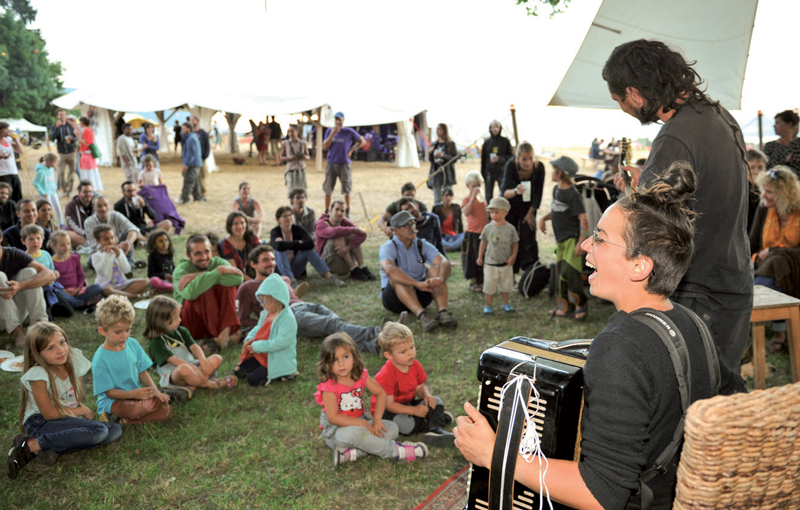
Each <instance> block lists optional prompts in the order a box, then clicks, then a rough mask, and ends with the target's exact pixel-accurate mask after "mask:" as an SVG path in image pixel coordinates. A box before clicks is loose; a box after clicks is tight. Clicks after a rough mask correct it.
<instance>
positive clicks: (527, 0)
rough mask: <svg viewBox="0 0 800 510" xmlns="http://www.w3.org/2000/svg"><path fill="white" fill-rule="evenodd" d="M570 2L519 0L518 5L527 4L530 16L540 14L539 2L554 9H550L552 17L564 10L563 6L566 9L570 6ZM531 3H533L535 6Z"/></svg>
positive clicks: (559, 0)
mask: <svg viewBox="0 0 800 510" xmlns="http://www.w3.org/2000/svg"><path fill="white" fill-rule="evenodd" d="M569 2H570V0H517V5H525V10H526V11H527V12H528V16H538V15H539V4H542V5H547V6H549V7H550V8H551V9H552V11H550V17H551V18H552V17H553V16H555V15H556V14H561V13H562V12H564V11H563V10H562V9H561V8H562V7H563V8H564V9H566V8H567V7H568V6H569ZM529 4H531V5H533V7H531V6H530V5H529Z"/></svg>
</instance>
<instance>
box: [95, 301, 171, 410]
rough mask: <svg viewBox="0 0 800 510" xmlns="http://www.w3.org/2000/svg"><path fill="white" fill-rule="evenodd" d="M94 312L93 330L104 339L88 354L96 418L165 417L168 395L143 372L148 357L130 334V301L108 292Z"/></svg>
mask: <svg viewBox="0 0 800 510" xmlns="http://www.w3.org/2000/svg"><path fill="white" fill-rule="evenodd" d="M95 316H96V317H97V331H99V332H100V334H101V335H103V336H104V337H105V339H106V340H105V342H103V345H101V346H100V347H98V348H97V351H96V352H95V353H94V357H93V358H92V373H93V374H94V394H95V395H96V396H97V412H98V414H100V421H111V422H117V421H119V422H121V423H123V424H125V425H134V424H138V423H147V422H150V421H167V420H169V419H170V417H172V406H170V405H169V395H166V394H164V393H161V392H160V391H159V390H158V388H157V387H156V385H155V383H154V382H153V379H152V378H151V377H150V374H149V373H148V372H147V369H148V368H150V366H151V365H152V364H153V362H152V360H150V358H149V357H147V354H145V352H144V349H142V346H141V345H139V342H138V341H136V339H134V338H130V334H131V326H132V325H133V319H134V316H135V312H134V310H133V306H132V305H131V303H130V301H128V300H127V299H126V298H124V297H122V296H109V297H107V298H106V299H104V300H102V301H101V302H100V304H98V305H97V310H96V312H95Z"/></svg>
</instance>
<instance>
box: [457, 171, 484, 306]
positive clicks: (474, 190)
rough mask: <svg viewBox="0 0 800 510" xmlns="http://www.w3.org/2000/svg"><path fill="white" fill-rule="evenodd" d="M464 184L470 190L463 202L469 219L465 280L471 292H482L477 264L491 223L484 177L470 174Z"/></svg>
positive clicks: (463, 255)
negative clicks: (482, 235) (487, 208)
mask: <svg viewBox="0 0 800 510" xmlns="http://www.w3.org/2000/svg"><path fill="white" fill-rule="evenodd" d="M464 182H465V183H466V185H467V189H468V190H469V195H467V196H466V198H464V200H463V201H462V202H461V210H462V211H463V212H464V216H466V217H467V231H466V233H465V234H464V241H463V242H462V244H461V264H462V265H463V266H464V278H466V279H467V280H469V281H470V283H469V290H471V291H472V292H480V291H481V290H483V268H482V267H481V266H479V265H478V264H477V260H478V249H479V248H480V244H481V239H480V237H481V232H483V227H485V226H486V224H487V223H488V222H489V216H488V215H487V214H486V203H485V202H484V198H483V194H482V193H481V186H482V185H483V177H482V176H481V173H480V172H469V173H468V174H467V175H466V177H464Z"/></svg>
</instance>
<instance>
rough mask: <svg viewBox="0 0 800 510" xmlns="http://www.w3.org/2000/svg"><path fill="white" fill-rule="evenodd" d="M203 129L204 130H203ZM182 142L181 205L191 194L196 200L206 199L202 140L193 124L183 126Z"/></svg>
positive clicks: (185, 123) (186, 202)
mask: <svg viewBox="0 0 800 510" xmlns="http://www.w3.org/2000/svg"><path fill="white" fill-rule="evenodd" d="M201 131H202V130H201ZM181 136H182V138H181V143H182V144H183V147H181V150H182V158H183V169H182V171H183V191H182V192H181V205H183V204H188V203H189V195H192V196H193V197H194V201H195V202H199V201H201V200H205V197H204V196H203V193H202V191H201V190H200V171H201V170H202V167H203V156H202V152H201V149H200V140H198V139H197V135H195V134H194V133H193V132H192V125H191V124H189V123H188V122H184V124H183V126H181Z"/></svg>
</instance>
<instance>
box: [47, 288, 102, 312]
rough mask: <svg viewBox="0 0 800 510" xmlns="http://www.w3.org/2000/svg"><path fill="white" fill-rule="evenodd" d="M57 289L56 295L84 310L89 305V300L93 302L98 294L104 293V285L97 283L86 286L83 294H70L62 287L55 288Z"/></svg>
mask: <svg viewBox="0 0 800 510" xmlns="http://www.w3.org/2000/svg"><path fill="white" fill-rule="evenodd" d="M55 290H56V295H57V296H58V297H59V298H62V299H64V300H65V301H66V302H67V303H69V304H70V306H72V308H74V309H76V310H82V309H83V308H86V307H87V304H86V303H87V302H91V301H92V300H94V299H95V298H97V296H99V295H100V294H102V292H103V287H101V286H100V285H96V284H95V285H89V286H88V287H86V290H85V291H83V292H82V293H81V294H78V295H77V296H70V295H69V294H67V293H66V292H64V291H63V290H61V289H55Z"/></svg>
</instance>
